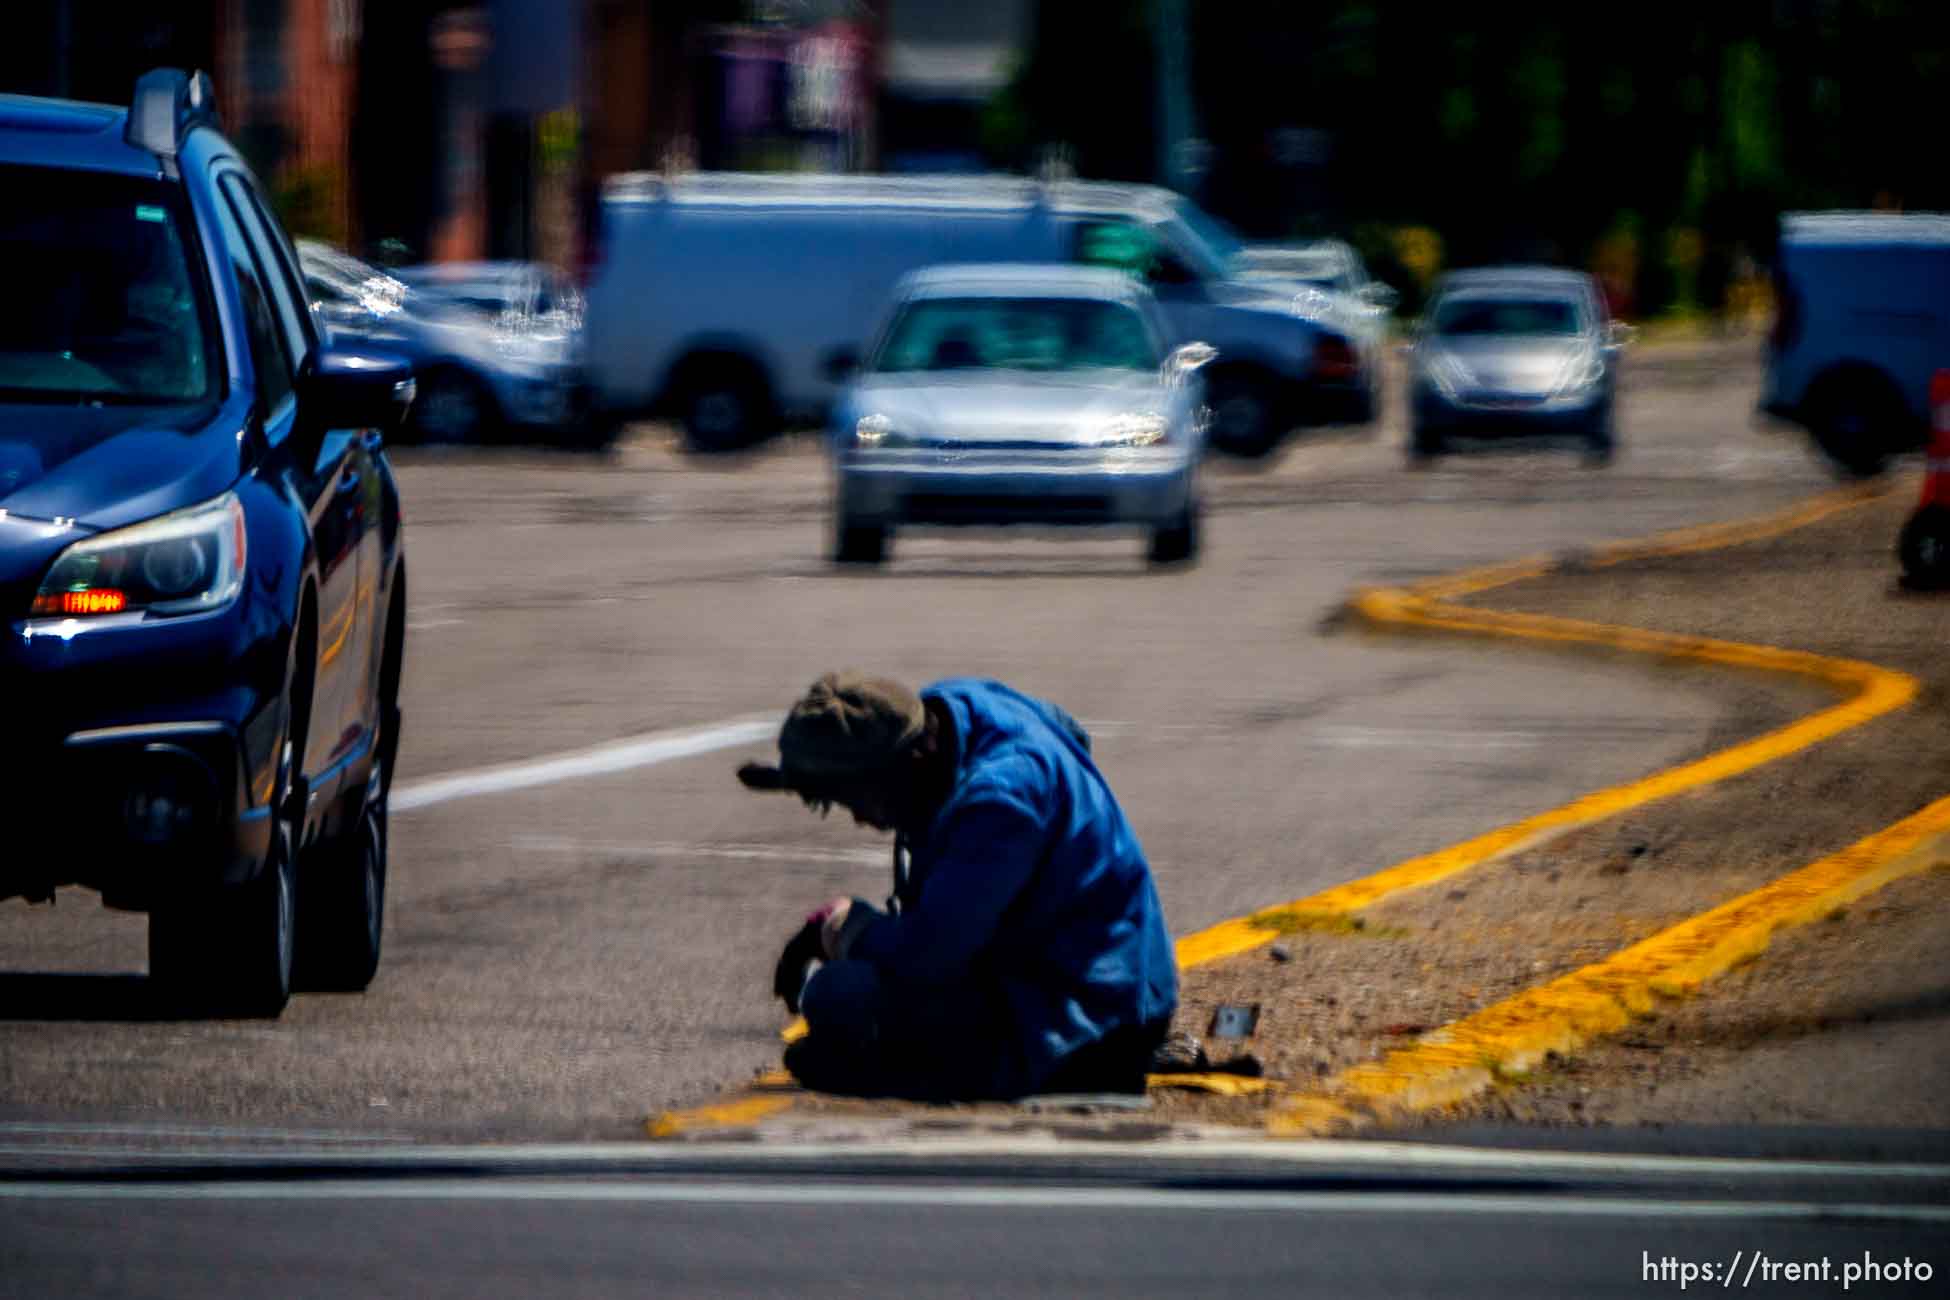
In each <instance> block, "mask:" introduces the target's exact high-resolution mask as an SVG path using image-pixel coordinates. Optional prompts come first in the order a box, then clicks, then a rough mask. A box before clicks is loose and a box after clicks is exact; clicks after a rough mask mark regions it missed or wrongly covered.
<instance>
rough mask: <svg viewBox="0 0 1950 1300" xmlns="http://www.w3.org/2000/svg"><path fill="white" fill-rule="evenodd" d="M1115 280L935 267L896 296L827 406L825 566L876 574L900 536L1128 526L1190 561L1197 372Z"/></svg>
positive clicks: (1156, 315)
mask: <svg viewBox="0 0 1950 1300" xmlns="http://www.w3.org/2000/svg"><path fill="white" fill-rule="evenodd" d="M1166 338H1167V332H1166V324H1165V320H1164V316H1163V313H1162V312H1161V311H1160V310H1159V308H1158V305H1157V302H1156V301H1155V299H1154V298H1153V297H1152V295H1151V293H1150V292H1149V291H1148V290H1147V289H1145V287H1144V286H1143V285H1142V284H1140V283H1138V282H1137V281H1136V280H1135V279H1133V278H1131V277H1130V276H1128V275H1124V274H1122V273H1119V272H1115V271H1109V270H1101V269H1095V268H1081V267H1051V266H1008V265H991V266H977V267H967V266H961V267H953V266H946V267H938V268H935V269H932V270H929V271H923V272H919V273H916V274H914V275H911V276H909V277H907V278H906V279H905V280H903V281H902V282H901V283H900V285H899V286H898V287H897V289H896V291H895V294H894V300H893V305H892V307H891V309H890V310H889V312H888V317H887V321H886V324H885V325H884V326H883V327H882V328H881V330H880V331H879V335H878V340H877V342H876V343H875V345H874V348H873V351H872V354H871V355H870V356H869V357H868V359H867V361H866V363H865V365H864V367H863V368H862V369H861V370H860V372H859V374H858V375H857V377H856V378H855V380H854V382H853V383H852V385H851V387H850V388H849V389H848V390H847V392H846V394H845V396H844V398H843V399H842V400H841V401H840V402H839V403H838V405H837V406H836V407H835V413H834V418H833V427H832V444H833V455H834V460H835V464H836V467H837V471H838V472H837V475H836V479H835V482H836V490H835V501H834V507H833V517H834V555H835V558H836V559H838V560H839V561H840V562H842V563H865V564H878V563H880V562H881V561H882V560H883V559H884V558H885V557H886V553H887V545H888V539H889V538H890V537H891V536H892V535H893V532H894V530H895V529H896V528H897V527H900V526H902V525H906V524H945V525H956V524H974V525H997V524H1021V523H1035V524H1065V525H1076V524H1097V525H1118V524H1125V525H1131V524H1135V525H1138V526H1140V527H1143V528H1146V529H1148V530H1149V532H1150V557H1151V561H1152V562H1153V563H1154V564H1175V563H1180V562H1183V561H1186V560H1190V559H1192V558H1194V557H1195V556H1196V555H1197V553H1198V541H1199V536H1198V524H1199V501H1198V461H1199V456H1200V454H1201V452H1202V451H1203V446H1202V444H1203V440H1204V435H1205V428H1204V422H1205V418H1206V414H1205V411H1204V400H1203V399H1204V385H1203V383H1202V382H1201V381H1200V379H1199V378H1198V371H1199V369H1200V367H1201V366H1203V365H1204V364H1205V363H1206V361H1208V360H1209V359H1210V357H1211V352H1212V350H1211V349H1210V348H1209V347H1205V346H1203V345H1201V344H1197V343H1192V344H1186V345H1183V346H1181V347H1179V348H1178V349H1176V350H1174V351H1170V352H1169V354H1168V353H1167V344H1166V341H1165V340H1166Z"/></svg>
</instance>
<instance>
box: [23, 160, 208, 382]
mask: <svg viewBox="0 0 1950 1300" xmlns="http://www.w3.org/2000/svg"><path fill="white" fill-rule="evenodd" d="M0 192H4V193H5V194H7V195H8V196H10V197H9V198H8V201H7V203H6V205H5V208H4V210H0V248H4V249H5V250H6V260H7V277H8V281H9V284H8V287H9V290H10V293H11V298H10V301H9V303H8V310H7V311H6V312H5V313H4V315H0V400H4V401H15V402H60V403H72V404H77V405H102V404H115V405H165V404H170V403H176V402H201V401H205V400H208V399H210V398H211V397H212V396H214V394H215V390H216V385H217V380H218V376H219V374H220V372H221V362H220V361H219V359H218V353H217V349H216V341H217V335H216V332H215V331H214V330H213V329H212V328H211V327H210V310H209V303H208V298H207V295H206V294H205V293H204V292H203V290H202V287H201V284H202V282H201V281H200V280H198V279H196V278H194V277H193V276H192V275H191V268H190V260H189V257H188V255H187V253H186V251H185V246H184V237H183V233H182V229H183V222H182V213H181V208H180V206H179V205H180V202H181V200H180V198H179V197H178V195H177V194H176V193H175V191H174V189H173V187H171V186H168V185H165V184H164V183H162V182H160V181H151V180H145V179H142V178H140V177H132V176H112V175H100V174H96V173H91V172H76V171H59V170H54V169H50V168H39V167H18V166H0Z"/></svg>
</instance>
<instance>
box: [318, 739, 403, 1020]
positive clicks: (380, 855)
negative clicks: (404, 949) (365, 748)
mask: <svg viewBox="0 0 1950 1300" xmlns="http://www.w3.org/2000/svg"><path fill="white" fill-rule="evenodd" d="M384 790H385V779H384V777H383V775H382V774H381V772H380V770H379V768H378V767H377V766H375V767H374V769H373V774H372V777H371V779H370V780H369V781H368V782H367V784H366V795H365V798H364V801H363V803H364V807H363V810H362V811H361V812H360V813H359V815H358V817H357V819H356V820H355V821H354V822H353V823H352V825H351V826H350V827H349V828H348V830H347V833H346V834H344V835H342V836H339V837H337V838H335V839H333V840H330V841H328V842H326V843H324V844H320V845H319V846H318V847H317V848H315V849H314V850H312V852H311V853H310V854H309V855H308V856H307V857H306V860H305V872H304V891H305V923H304V929H303V931H302V932H301V933H300V934H299V941H298V958H299V963H300V964H299V975H298V977H299V982H300V983H301V984H302V986H303V987H305V988H307V989H316V990H319V991H321V992H333V993H360V992H363V991H364V990H365V988H366V986H367V985H369V984H371V983H372V978H373V976H374V975H376V974H377V973H378V972H379V945H380V940H381V938H382V937H383V934H384V929H385V920H386V800H385V795H384Z"/></svg>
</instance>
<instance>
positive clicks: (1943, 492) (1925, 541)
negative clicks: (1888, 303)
mask: <svg viewBox="0 0 1950 1300" xmlns="http://www.w3.org/2000/svg"><path fill="white" fill-rule="evenodd" d="M1896 554H1897V555H1898V556H1899V557H1900V558H1901V560H1902V562H1903V581H1904V582H1905V583H1907V584H1908V585H1909V586H1912V587H1921V588H1924V589H1927V590H1936V589H1940V588H1943V587H1950V370H1939V371H1937V372H1936V375H1935V377H1934V378H1932V379H1931V380H1930V454H1929V459H1928V460H1927V461H1925V462H1924V464H1923V499H1922V501H1921V502H1919V503H1918V504H1917V507H1916V513H1915V514H1913V515H1911V516H1910V517H1909V522H1908V523H1907V524H1904V525H1903V535H1902V537H1901V538H1900V539H1899V540H1898V541H1897V543H1896Z"/></svg>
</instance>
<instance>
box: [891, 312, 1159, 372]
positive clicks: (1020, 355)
mask: <svg viewBox="0 0 1950 1300" xmlns="http://www.w3.org/2000/svg"><path fill="white" fill-rule="evenodd" d="M1157 366H1158V353H1157V348H1156V347H1155V346H1154V345H1153V343H1152V340H1151V333H1150V331H1149V330H1147V329H1146V328H1145V324H1144V318H1143V317H1141V316H1139V315H1138V313H1137V312H1135V311H1133V310H1132V309H1131V308H1130V307H1127V306H1125V305H1124V304H1122V303H1117V302H1103V301H1100V300H1096V299H1090V298H923V299H919V300H917V301H914V302H910V303H908V304H907V305H906V306H905V307H903V308H902V309H901V311H900V314H899V315H897V316H896V317H895V318H894V321H893V324H892V325H891V326H889V328H888V330H887V337H886V341H885V342H884V343H883V344H882V345H881V348H880V355H879V358H878V359H877V361H876V363H875V365H874V367H873V368H874V369H875V370H877V371H881V372H883V373H898V372H909V371H919V370H983V369H986V370H1035V371H1056V370H1089V369H1104V368H1109V369H1115V370H1155V369H1156V368H1157Z"/></svg>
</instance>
